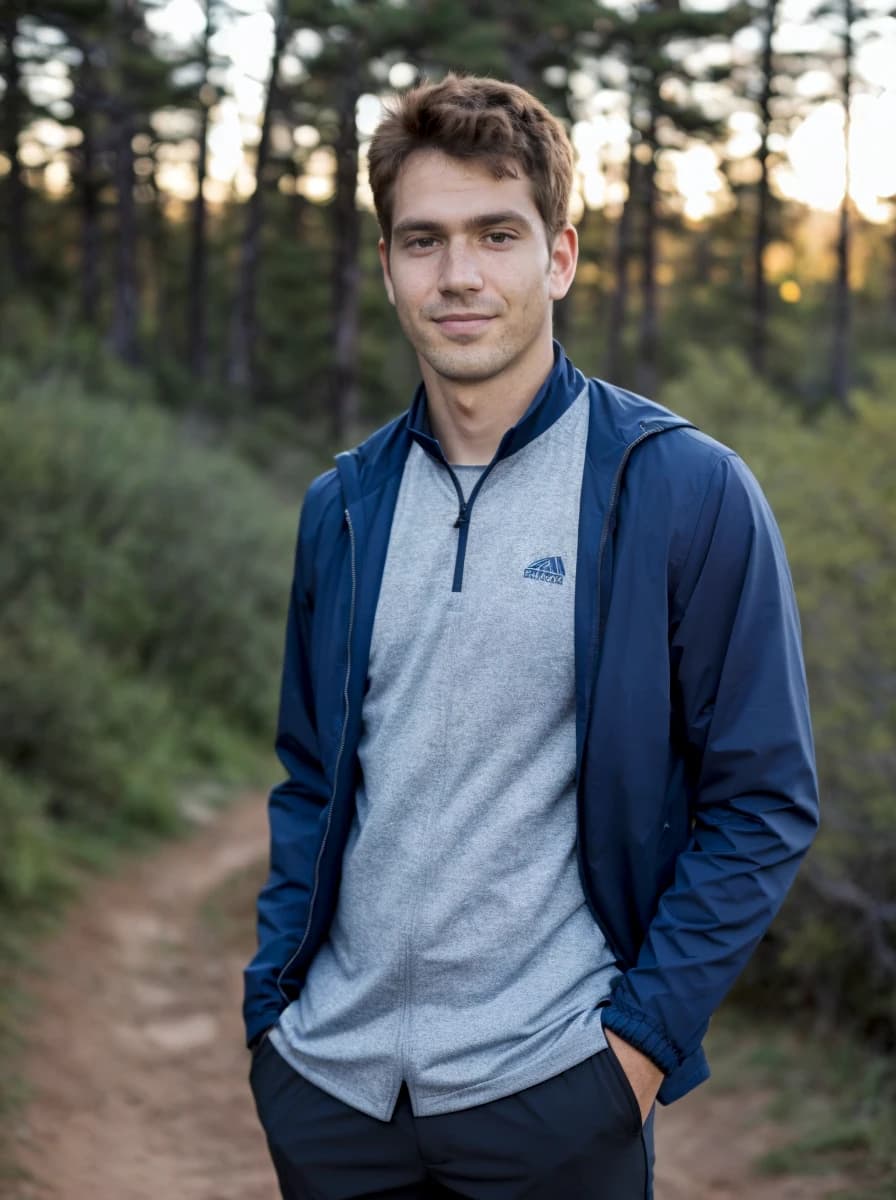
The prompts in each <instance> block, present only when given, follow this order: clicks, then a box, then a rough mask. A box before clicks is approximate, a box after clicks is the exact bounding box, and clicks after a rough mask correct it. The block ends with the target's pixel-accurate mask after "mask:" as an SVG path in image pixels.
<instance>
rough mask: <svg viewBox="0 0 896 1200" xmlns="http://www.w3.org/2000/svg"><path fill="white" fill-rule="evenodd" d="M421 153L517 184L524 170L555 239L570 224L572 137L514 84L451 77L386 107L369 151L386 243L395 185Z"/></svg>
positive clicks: (422, 86)
mask: <svg viewBox="0 0 896 1200" xmlns="http://www.w3.org/2000/svg"><path fill="white" fill-rule="evenodd" d="M415 150H439V151H441V152H442V153H443V154H447V155H448V156H449V157H451V158H459V159H476V160H478V161H479V162H481V163H482V164H483V165H484V166H486V167H487V168H488V169H489V170H490V171H491V173H492V175H493V176H494V177H495V179H504V178H507V177H510V178H513V179H516V178H518V174H517V171H518V169H522V170H523V171H524V172H525V174H526V175H528V177H529V178H530V179H531V181H532V190H533V193H534V197H535V204H536V207H537V208H538V211H539V214H540V215H541V219H542V220H543V221H544V223H545V226H546V228H547V231H548V235H549V237H551V238H553V237H554V236H555V234H557V233H559V232H560V230H561V229H562V228H563V226H564V225H565V224H566V221H567V210H568V207H569V193H570V189H571V187H572V178H573V157H572V147H571V146H570V143H569V138H568V137H567V135H566V130H565V129H564V128H563V126H562V125H561V124H560V122H559V121H558V120H557V118H556V117H555V116H553V115H552V114H551V113H550V112H548V110H547V109H546V108H545V106H544V105H543V104H542V103H541V101H540V100H536V98H535V97H534V96H533V95H531V94H530V93H529V92H527V91H525V90H524V89H523V88H521V87H517V86H516V84H513V83H502V82H501V81H500V80H498V79H488V78H485V77H482V76H477V75H455V74H449V75H446V76H445V78H444V79H442V80H441V81H440V82H439V83H422V84H419V85H418V86H417V87H414V88H412V89H411V90H410V91H407V92H403V93H401V94H400V95H398V96H396V97H394V98H393V99H392V100H391V101H389V102H388V103H387V105H386V115H385V116H384V117H383V119H382V121H381V122H380V124H379V125H378V127H377V130H376V132H375V133H374V135H373V140H372V141H371V143H370V150H369V153H368V169H369V174H370V187H371V190H372V191H373V202H374V205H375V207H376V215H377V219H378V220H379V223H380V229H381V230H382V232H383V237H384V238H385V240H386V243H387V244H388V242H389V239H390V236H391V233H392V201H393V195H394V188H395V180H396V179H397V178H398V173H399V171H400V170H401V168H402V165H403V164H404V162H405V161H406V159H407V158H408V156H409V155H411V154H413V153H414V151H415Z"/></svg>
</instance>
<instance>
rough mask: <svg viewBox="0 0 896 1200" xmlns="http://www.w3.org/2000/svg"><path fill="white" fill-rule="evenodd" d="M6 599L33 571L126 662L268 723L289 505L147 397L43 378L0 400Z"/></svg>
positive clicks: (120, 663)
mask: <svg viewBox="0 0 896 1200" xmlns="http://www.w3.org/2000/svg"><path fill="white" fill-rule="evenodd" d="M0 461H2V462H4V464H7V468H8V469H6V470H5V471H4V472H3V475H2V477H0V538H2V539H3V541H4V544H6V545H7V546H10V547H11V548H12V549H11V552H10V553H8V554H7V555H6V556H5V557H4V560H3V562H2V565H0V604H3V605H4V607H5V606H6V605H8V604H9V603H10V602H11V601H12V600H14V599H15V597H16V596H17V595H18V594H19V593H20V592H22V591H23V589H30V588H31V587H33V586H34V585H35V583H36V582H37V581H39V583H40V587H41V591H42V593H43V594H44V595H45V596H46V597H47V598H48V600H49V601H52V603H53V604H55V605H56V606H57V607H58V609H59V612H60V614H62V617H63V623H64V626H65V628H66V629H67V630H69V631H71V633H72V634H73V636H74V637H76V638H77V639H78V640H79V641H80V642H83V643H84V644H85V645H87V646H90V647H94V648H96V649H99V650H101V651H102V653H103V655H104V656H105V657H106V658H107V659H108V660H109V661H110V662H111V663H113V664H114V666H115V667H116V668H117V669H118V670H119V671H120V672H121V673H122V675H128V676H132V677H134V678H136V679H139V680H141V681H142V682H144V683H150V684H153V685H158V684H164V686H165V687H167V688H168V689H170V691H171V692H172V693H173V694H174V695H175V696H176V705H177V708H178V710H179V712H180V713H181V714H182V715H183V716H185V717H186V716H188V715H190V714H195V715H198V714H200V713H202V712H207V711H208V710H209V709H212V710H215V711H216V712H219V713H220V714H221V717H222V719H223V720H224V721H226V722H232V723H234V724H236V725H237V726H240V727H243V728H245V729H246V730H248V731H250V732H255V733H269V732H270V729H271V727H272V721H273V704H274V699H275V692H276V687H275V683H276V667H277V662H278V659H279V654H280V650H281V643H282V626H283V614H284V610H285V602H286V589H287V586H288V573H289V567H290V564H291V558H292V542H293V538H294V531H295V512H294V510H293V509H292V508H291V507H288V506H284V504H283V503H282V502H281V501H279V500H278V499H277V498H276V497H275V495H274V494H273V492H272V491H271V489H270V488H269V487H267V486H266V485H265V483H264V481H263V480H262V479H260V478H259V476H258V475H257V473H256V472H253V471H252V469H251V468H249V467H248V466H247V465H246V464H245V463H243V462H242V461H240V460H239V459H237V458H235V457H234V456H232V455H230V454H227V453H226V452H223V451H220V450H212V449H208V448H204V447H199V446H194V445H190V444H189V443H188V442H187V440H186V439H185V438H184V437H183V436H181V435H180V434H179V432H178V429H177V427H176V426H175V425H174V424H173V422H172V420H171V419H169V418H166V417H165V416H164V415H163V414H161V413H160V412H158V411H155V410H153V409H151V408H149V407H145V406H136V405H135V406H127V405H125V404H123V403H120V402H115V401H112V400H109V399H105V398H104V399H103V400H101V401H100V400H93V399H90V398H88V397H87V396H85V395H84V394H83V393H82V392H80V391H79V390H78V388H77V387H76V386H69V387H67V388H65V389H61V388H59V387H57V386H55V385H51V384H49V383H44V384H41V385H31V386H29V387H26V388H23V389H21V390H20V391H19V393H18V395H17V396H16V398H15V399H14V400H13V401H11V402H7V403H4V404H2V405H0Z"/></svg>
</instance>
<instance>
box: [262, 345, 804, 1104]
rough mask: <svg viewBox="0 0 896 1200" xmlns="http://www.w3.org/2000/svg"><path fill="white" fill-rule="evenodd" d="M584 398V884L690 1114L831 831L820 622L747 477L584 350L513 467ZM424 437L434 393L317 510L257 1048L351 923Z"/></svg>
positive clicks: (621, 999)
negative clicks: (349, 848) (736, 985)
mask: <svg viewBox="0 0 896 1200" xmlns="http://www.w3.org/2000/svg"><path fill="white" fill-rule="evenodd" d="M585 387H587V389H588V399H589V404H590V423H589V433H588V446H587V454H586V460H585V469H584V475H583V483H582V497H581V509H580V515H579V544H578V561H577V571H576V597H575V664H576V712H577V788H578V791H577V797H578V799H577V820H578V852H579V868H580V874H581V880H582V886H583V889H584V892H585V897H586V899H587V901H588V905H589V907H590V909H591V912H592V913H593V915H594V919H595V920H596V921H597V922H598V924H599V925H600V927H601V930H602V931H603V933H604V936H605V937H606V938H607V941H608V943H609V945H610V947H611V948H612V950H613V951H614V953H615V955H616V958H617V961H618V963H619V966H620V968H621V970H622V975H621V977H620V979H619V981H618V985H617V986H616V987H615V989H614V992H613V995H612V997H611V1000H610V1002H609V1004H608V1005H607V1007H606V1008H605V1010H604V1013H603V1022H604V1025H605V1026H606V1027H607V1028H609V1029H612V1030H614V1031H615V1032H616V1033H618V1034H619V1036H620V1037H622V1038H624V1039H625V1040H626V1041H628V1042H630V1043H631V1044H632V1045H634V1046H636V1047H638V1048H639V1049H640V1050H642V1051H643V1052H644V1053H646V1054H647V1055H649V1057H650V1058H651V1059H653V1061H654V1062H656V1064H657V1065H658V1066H659V1067H660V1068H661V1069H662V1070H663V1071H664V1072H665V1074H666V1079H665V1081H664V1083H663V1086H662V1088H661V1090H660V1100H661V1101H663V1102H664V1103H668V1102H669V1101H671V1100H675V1099H677V1098H678V1097H679V1096H681V1095H683V1094H684V1093H685V1092H686V1091H688V1090H690V1088H692V1087H694V1086H695V1085H696V1084H698V1083H700V1082H701V1081H702V1080H704V1079H705V1078H707V1076H708V1074H709V1070H708V1066H707V1063H706V1059H705V1056H704V1054H703V1051H702V1049H701V1041H702V1038H703V1035H704V1033H705V1032H706V1028H707V1025H708V1023H709V1019H710V1017H711V1015H712V1013H713V1012H714V1010H715V1009H716V1008H717V1006H718V1005H719V1003H720V1001H721V1000H722V997H723V996H724V995H725V993H726V992H727V991H728V989H729V988H730V987H731V985H732V983H733V982H734V980H735V978H736V976H737V975H738V973H739V971H740V970H741V968H742V967H743V966H744V964H745V963H746V961H747V959H748V958H749V956H750V954H751V952H752V951H753V949H754V948H755V946H756V944H757V943H758V941H759V939H760V938H761V937H762V935H763V934H764V932H765V930H766V928H767V927H768V924H769V922H770V921H771V919H772V917H773V916H774V914H775V913H776V911H777V910H778V908H779V906H780V904H781V901H782V900H783V898H784V895H785V893H786V891H787V889H788V887H789V886H790V883H791V881H792V880H793V876H794V874H795V872H796V869H797V866H798V864H799V861H800V858H801V857H802V855H803V854H804V853H805V851H806V849H807V848H808V846H809V843H810V842H811V840H812V837H813V834H814V832H815V829H816V825H817V814H818V800H817V786H816V777H815V766H814V753H813V745H812V733H811V728H810V723H809V709H808V700H807V694H806V682H805V675H804V670H803V662H802V654H801V648H800V630H799V619H798V616H797V611H796V605H795V602H794V597H793V588H792V584H791V579H790V573H789V570H788V567H787V561H786V558H785V553H784V547H783V545H782V543H781V537H780V534H779V532H778V528H777V526H776V524H775V520H774V518H773V516H772V514H771V512H770V510H769V508H768V505H767V503H766V501H765V499H764V497H763V495H762V492H761V491H760V489H759V486H758V484H757V483H756V481H755V479H754V478H753V476H752V475H751V474H750V472H749V471H748V469H747V468H746V467H745V466H744V464H743V462H742V461H741V460H740V459H739V458H738V457H737V456H736V455H735V454H734V453H732V452H731V451H730V450H728V449H727V448H726V447H724V446H722V445H720V444H719V443H718V442H715V441H713V440H712V439H711V438H708V437H706V436H704V435H703V434H702V433H699V432H698V431H697V430H695V429H694V428H693V427H691V426H690V425H689V424H688V422H687V421H685V420H683V419H682V418H681V417H677V416H675V415H674V414H673V413H671V412H669V411H668V410H667V409H664V408H661V407H660V406H659V405H656V404H653V403H651V402H650V401H648V400H645V399H643V398H642V397H640V396H635V395H633V394H631V393H629V392H625V391H622V390H621V389H619V388H615V387H611V386H610V385H608V384H606V383H603V382H601V381H599V380H593V379H592V380H590V381H586V380H585V378H584V376H583V375H581V373H580V372H578V371H577V370H576V369H575V368H574V367H573V366H572V364H571V363H570V362H569V360H568V359H567V358H566V357H565V355H563V353H562V352H561V351H559V350H558V354H557V359H556V362H555V366H554V370H553V371H552V373H551V375H550V376H549V377H548V379H547V381H546V382H545V385H544V386H543V387H542V389H541V390H540V392H539V394H538V395H537V396H536V397H535V399H534V400H533V402H532V404H531V405H530V407H529V409H528V410H527V412H526V413H525V415H524V416H523V418H522V419H521V420H520V422H519V423H518V424H517V425H515V426H514V427H513V428H512V429H510V430H508V432H507V433H506V434H505V437H504V439H503V440H502V443H501V446H500V448H499V450H498V453H497V456H496V457H497V458H500V457H503V456H505V455H507V454H512V453H513V452H514V451H515V450H516V449H519V448H520V447H521V446H522V445H524V444H525V443H526V442H527V441H529V440H531V439H532V438H533V437H536V436H538V434H539V433H540V432H542V431H543V430H544V429H546V428H547V427H548V426H549V425H550V424H551V423H552V422H553V421H554V420H556V419H557V417H558V416H559V415H560V414H561V413H562V412H563V411H565V409H566V408H567V407H568V406H569V405H570V404H571V403H572V401H573V400H574V399H575V397H576V396H577V395H578V394H579V393H580V392H581V390H582V389H583V388H585ZM413 438H417V439H418V440H419V441H421V443H423V444H424V445H426V444H427V442H429V446H428V448H429V449H430V451H432V443H431V441H430V439H428V438H427V436H426V430H425V397H424V396H423V394H422V390H421V391H420V392H418V395H417V397H416V399H415V401H414V404H413V405H412V407H411V409H410V410H409V411H408V412H407V413H405V414H404V415H403V416H401V417H399V418H398V419H397V420H395V421H393V422H392V423H391V424H389V425H387V426H385V427H384V428H383V429H380V430H379V431H378V432H376V433H375V434H373V436H372V437H370V438H369V439H368V440H367V441H366V442H364V443H363V445H361V446H359V447H358V448H357V449H355V450H353V451H351V452H350V453H346V454H340V455H338V456H337V460H336V461H337V466H336V469H335V470H331V471H329V472H328V473H327V474H325V475H322V476H321V477H320V478H318V479H316V480H315V481H314V483H313V484H312V485H311V487H310V488H309V490H308V493H307V495H306V498H305V502H304V505H303V509H302V515H301V520H300V524H299V536H298V544H297V550H296V560H295V574H294V579H293V586H292V592H291V599H290V607H289V615H288V620H287V634H286V651H285V661H284V669H283V680H282V691H281V702H280V717H279V724H278V732H277V742H276V747H277V753H278V756H279V758H280V761H281V762H282V764H283V766H284V767H285V769H286V771H287V773H288V778H287V779H286V780H285V782H283V783H282V784H280V785H279V786H277V787H275V788H274V790H273V791H272V793H271V796H270V802H269V816H270V825H271V861H270V875H269V878H268V881H267V883H266V884H265V886H264V888H263V889H262V891H261V894H260V896H259V901H258V942H259V945H258V952H257V953H256V955H255V957H254V958H253V960H252V962H251V963H250V964H249V966H248V967H247V969H246V972H245V1006H244V1016H245V1020H246V1035H247V1040H248V1041H251V1040H252V1039H253V1038H254V1037H255V1036H256V1035H257V1034H259V1033H260V1032H261V1031H262V1030H263V1029H265V1028H266V1027H268V1026H269V1025H271V1024H273V1023H274V1022H275V1021H276V1020H277V1017H278V1016H279V1014H280V1012H281V1011H282V1010H283V1009H284V1008H285V1007H286V1006H287V1004H288V1003H289V1002H290V1001H291V1000H293V999H294V998H295V997H296V996H297V995H298V993H299V990H300V989H301V986H302V981H303V979H304V976H305V973H306V971H307V969H308V966H309V964H310V962H311V960H312V959H313V957H314V954H315V952H316V951H317V949H318V947H319V946H320V945H321V943H322V942H323V940H324V939H325V938H326V936H327V930H328V927H329V925H330V921H331V918H332V916H333V912H334V909H335V905H336V900H337V895H338V891H339V880H340V873H341V868H342V854H343V849H344V847H345V843H346V839H347V836H348V832H349V828H350V825H351V821H352V816H353V811H354V794H355V784H356V780H357V773H358V769H359V768H358V759H357V753H356V751H357V746H358V740H359V735H360V730H361V707H362V702H363V698H364V692H365V685H366V677H367V662H368V655H369V650H370V639H371V633H372V629H373V621H374V615H375V612H376V604H377V597H378V594H379V586H380V580H381V577H382V573H383V566H384V563H385V557H386V550H387V546H388V541H389V533H390V528H391V522H392V514H393V512H394V508H395V502H396V498H397V495H398V488H399V484H400V482H401V475H402V469H403V467H404V462H405V458H406V456H407V453H408V449H409V447H410V444H411V440H412V439H413ZM467 519H468V520H472V521H475V509H473V510H472V511H471V512H470V513H469V514H467ZM465 540H466V531H465V528H464V523H463V521H461V524H460V526H459V528H458V541H459V545H460V543H461V542H465ZM459 553H460V550H459ZM457 581H458V576H457V574H456V575H455V585H457ZM409 636H413V635H412V634H411V635H409ZM399 752H400V751H399ZM470 836H471V837H475V836H476V830H475V829H471V830H470Z"/></svg>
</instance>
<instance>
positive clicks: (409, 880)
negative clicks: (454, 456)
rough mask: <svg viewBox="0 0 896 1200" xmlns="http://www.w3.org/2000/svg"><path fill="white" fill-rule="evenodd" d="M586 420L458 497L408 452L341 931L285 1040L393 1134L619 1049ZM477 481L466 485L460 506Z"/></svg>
mask: <svg viewBox="0 0 896 1200" xmlns="http://www.w3.org/2000/svg"><path fill="white" fill-rule="evenodd" d="M587 434H588V404H587V397H586V395H585V393H584V392H583V393H582V394H581V395H580V396H579V397H578V398H577V399H576V400H575V401H574V403H573V404H572V405H571V406H570V407H569V408H568V409H567V410H566V411H565V412H564V413H563V414H562V415H561V416H560V417H558V418H557V420H555V421H554V423H553V424H552V425H550V426H549V427H548V428H547V429H546V430H544V431H543V432H542V433H540V434H539V435H538V436H537V437H535V438H534V439H533V440H532V441H530V442H528V443H527V444H526V445H524V446H522V448H520V449H519V450H517V451H516V452H515V453H513V454H510V455H509V456H507V457H505V458H500V459H499V460H498V461H497V462H495V463H493V464H492V465H491V467H490V468H489V469H488V470H487V471H486V474H485V477H484V479H483V482H482V486H481V488H480V490H479V492H478V493H477V495H476V498H475V502H474V503H473V505H472V507H471V508H470V512H469V527H468V537H467V545H466V553H465V556H464V562H463V576H462V586H461V589H460V590H453V585H454V584H455V583H456V581H457V576H456V557H457V553H458V539H459V530H458V528H457V527H456V524H455V522H456V520H457V517H458V495H457V490H456V488H455V484H454V481H453V479H452V471H451V470H450V469H449V467H448V466H447V464H446V463H444V462H440V461H438V460H437V458H436V457H434V456H432V455H430V454H428V453H427V452H426V451H425V450H424V449H423V448H422V447H421V446H420V445H419V444H417V443H414V444H413V445H412V447H411V449H410V452H409V454H408V458H407V461H406V464H405V467H404V473H403V475H402V481H401V487H400V490H399V495H398V500H397V505H396V509H395V514H394V517H393V522H392V528H391V534H390V541H389V548H388V553H387V557H386V564H385V571H384V574H383V579H382V585H381V590H380V595H379V600H378V604H377V610H376V619H375V622H374V629H373V639H372V643H371V651H370V661H369V672H368V688H367V692H366V694H365V698H364V707H363V714H362V716H363V728H362V733H361V741H360V745H359V749H358V757H359V762H360V766H361V773H360V780H359V784H358V788H357V793H356V812H355V816H354V820H353V824H352V828H351V831H350V833H349V837H348V841H347V844H346V848H345V852H344V856H343V868H342V880H341V884H340V891H339V898H338V903H337V907H336V912H335V914H334V917H333V921H332V924H331V927H330V931H329V936H328V939H327V941H326V942H324V944H323V945H322V946H321V948H320V950H319V951H318V952H317V954H316V956H315V958H314V961H313V962H312V964H311V966H310V968H309V971H308V974H307V977H306V980H305V983H304V985H303V988H302V991H301V993H300V995H299V997H298V998H297V999H296V1000H295V1001H294V1002H293V1003H292V1004H291V1005H290V1006H289V1008H287V1009H286V1011H285V1012H284V1013H283V1014H282V1015H281V1018H280V1021H279V1024H278V1026H276V1027H275V1029H274V1030H273V1031H272V1033H271V1038H272V1041H273V1043H274V1046H275V1047H276V1049H277V1050H278V1051H279V1052H280V1053H281V1054H282V1055H283V1056H284V1058H286V1059H287V1061H288V1062H290V1063H291V1064H292V1065H293V1066H294V1067H295V1069H296V1070H297V1071H299V1073H300V1074H302V1075H303V1076H305V1077H306V1078H307V1079H309V1080H310V1081H311V1082H312V1083H314V1084H316V1085H317V1086H318V1087H320V1088H322V1089H323V1090H324V1091H326V1092H328V1093H330V1094H331V1095H333V1096H335V1097H337V1098H338V1099H340V1100H342V1101H344V1102H345V1103H347V1104H350V1105H352V1106H353V1107H355V1108H357V1109H359V1110H361V1111H362V1112H365V1113H368V1114H369V1115H371V1116H373V1117H376V1118H379V1119H381V1120H384V1121H386V1120H388V1119H389V1118H390V1117H391V1115H392V1111H393V1109H394V1106H395V1101H396V1099H397V1096H398V1092H399V1089H400V1087H401V1084H402V1082H403V1081H404V1082H406V1083H407V1086H408V1091H409V1093H410V1098H411V1105H412V1108H413V1111H414V1113H415V1114H416V1115H418V1116H428V1115H432V1114H435V1113H445V1112H451V1111H453V1110H456V1109H462V1108H467V1107H470V1106H472V1105H477V1104H482V1103H485V1102H487V1101H489V1100H495V1099H498V1098H500V1097H501V1096H506V1095H509V1094H511V1093H513V1092H517V1091H520V1090H522V1089H523V1088H526V1087H530V1086H531V1085H533V1084H535V1083H539V1082H541V1081H542V1080H544V1079H547V1078H549V1077H550V1076H552V1075H556V1074H558V1073H559V1072H561V1071H564V1070H566V1069H568V1068H569V1067H572V1066H574V1065H575V1064H576V1063H579V1062H581V1061H582V1060H583V1059H585V1058H587V1057H588V1056H589V1055H591V1054H594V1053H595V1052H596V1051H598V1050H601V1049H603V1048H604V1047H605V1045H606V1042H605V1039H604V1035H603V1030H602V1027H601V1021H600V1012H599V1005H600V1004H601V1003H602V1002H603V1001H604V1000H606V999H607V997H608V996H609V993H610V985H611V982H612V981H613V979H614V977H615V975H616V973H617V968H616V965H615V963H614V961H613V956H612V954H611V953H610V951H609V949H608V947H607V945H606V943H605V940H604V938H603V936H602V934H601V932H600V930H599V928H598V926H597V925H596V924H595V922H594V919H593V917H592V916H591V914H590V912H589V910H588V908H587V905H586V901H585V897H584V894H583V891H582V886H581V883H580V880H579V874H578V867H577V859H576V797H575V755H576V734H575V724H576V712H575V678H574V675H575V671H574V607H575V575H576V547H577V540H578V518H579V500H580V492H581V481H582V471H583V466H584V458H585V444H586V439H587ZM483 470H484V468H479V467H456V468H454V469H453V471H454V475H455V477H456V479H457V481H458V483H459V485H460V488H461V489H462V491H463V494H464V496H465V497H466V498H467V499H468V500H469V497H470V494H471V491H472V489H473V487H474V486H475V483H476V480H477V479H478V478H479V476H480V475H481V474H482V473H483Z"/></svg>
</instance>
